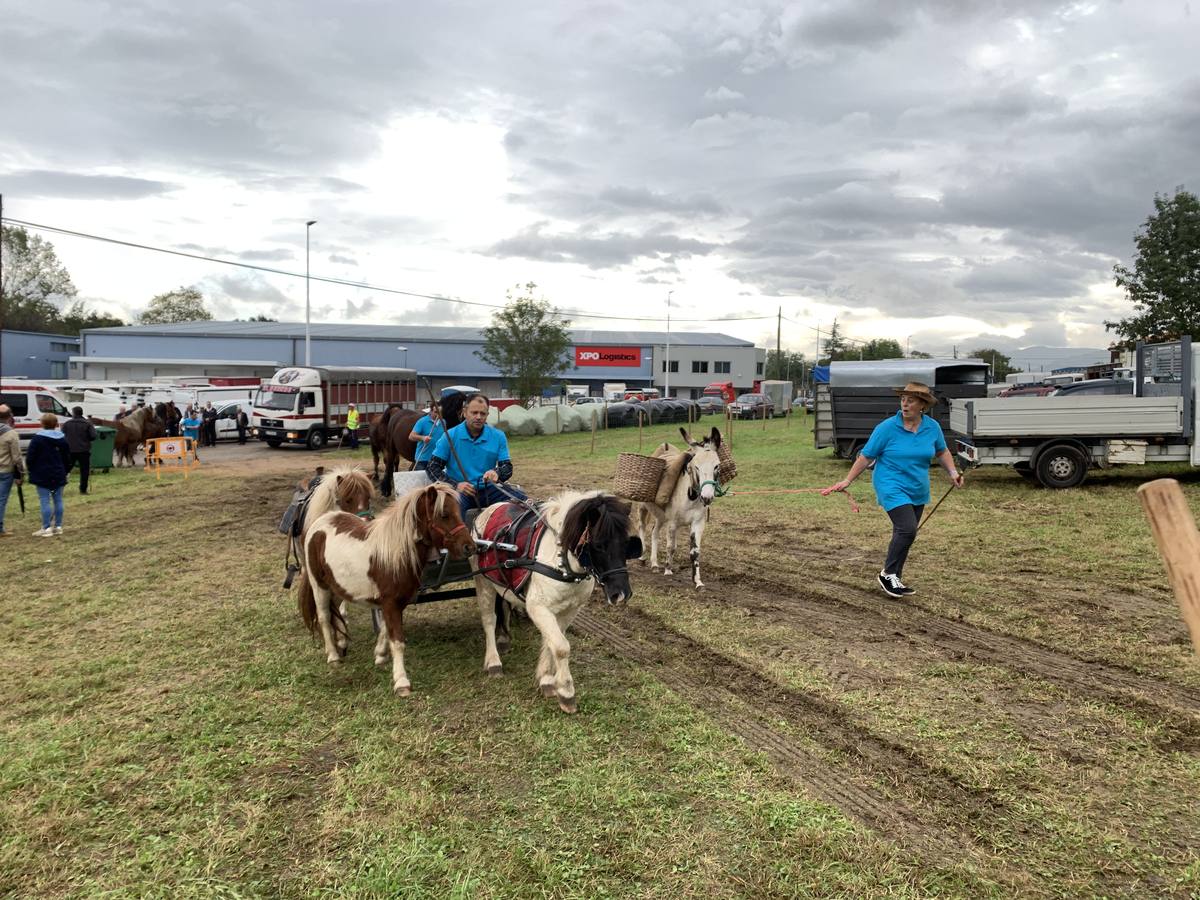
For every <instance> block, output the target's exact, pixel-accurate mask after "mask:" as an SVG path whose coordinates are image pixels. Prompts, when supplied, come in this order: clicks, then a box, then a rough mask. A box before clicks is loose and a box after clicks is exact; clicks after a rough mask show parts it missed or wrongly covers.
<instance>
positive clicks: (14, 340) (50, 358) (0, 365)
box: [0, 329, 80, 379]
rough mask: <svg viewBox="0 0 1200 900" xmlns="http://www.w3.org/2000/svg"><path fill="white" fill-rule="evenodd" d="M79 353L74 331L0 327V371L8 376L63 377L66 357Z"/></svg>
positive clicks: (31, 377) (65, 368)
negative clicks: (50, 331)
mask: <svg viewBox="0 0 1200 900" xmlns="http://www.w3.org/2000/svg"><path fill="white" fill-rule="evenodd" d="M79 353H80V349H79V338H78V337H76V336H75V335H73V334H45V333H43V332H40V331H13V330H12V329H4V330H0V375H6V376H8V377H9V378H30V379H39V378H66V377H68V376H67V372H68V363H69V361H70V360H71V358H72V357H75V356H78V355H79Z"/></svg>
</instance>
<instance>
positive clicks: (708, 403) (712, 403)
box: [696, 395, 725, 415]
mask: <svg viewBox="0 0 1200 900" xmlns="http://www.w3.org/2000/svg"><path fill="white" fill-rule="evenodd" d="M696 406H698V407H699V408H700V412H701V413H702V414H704V415H712V414H713V413H719V412H724V411H725V400H724V398H722V397H713V396H711V395H706V396H704V397H700V398H699V399H697V400H696Z"/></svg>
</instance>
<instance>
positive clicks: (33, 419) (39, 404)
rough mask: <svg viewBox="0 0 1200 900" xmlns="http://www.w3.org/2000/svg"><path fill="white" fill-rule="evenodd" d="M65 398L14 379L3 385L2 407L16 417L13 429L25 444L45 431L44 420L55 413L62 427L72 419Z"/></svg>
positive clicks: (38, 386) (0, 390) (32, 383)
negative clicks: (6, 408)
mask: <svg viewBox="0 0 1200 900" xmlns="http://www.w3.org/2000/svg"><path fill="white" fill-rule="evenodd" d="M63 399H64V398H63V397H62V396H61V395H60V394H58V393H57V392H56V391H52V390H51V389H50V388H48V387H46V386H44V385H41V384H37V383H35V382H31V381H22V380H19V379H16V378H14V379H12V380H10V381H6V382H4V383H2V384H0V403H4V404H7V405H8V408H9V409H11V410H12V414H13V428H15V429H16V431H17V437H19V438H20V439H21V444H22V449H24V444H25V443H26V442H27V441H28V440H29V439H30V438H32V437H33V436H34V435H35V434H37V433H38V430H39V429H40V428H41V427H42V422H41V419H42V416H43V415H45V414H46V413H54V414H55V415H56V416H58V421H59V424H60V425H61V424H62V423H63V422H64V421H66V420H67V419H69V418H70V417H71V413H70V412H68V411H67V407H66V404H65V403H63Z"/></svg>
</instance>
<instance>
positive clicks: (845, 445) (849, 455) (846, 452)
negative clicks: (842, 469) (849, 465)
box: [837, 439, 866, 462]
mask: <svg viewBox="0 0 1200 900" xmlns="http://www.w3.org/2000/svg"><path fill="white" fill-rule="evenodd" d="M865 446H866V444H865V442H863V441H859V440H853V439H851V440H845V441H838V443H837V455H838V456H840V457H841V458H842V459H848V460H850V462H854V460H856V459H857V458H858V453H859V451H860V450H862V448H863V447H865Z"/></svg>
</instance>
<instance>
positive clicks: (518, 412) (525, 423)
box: [499, 404, 542, 437]
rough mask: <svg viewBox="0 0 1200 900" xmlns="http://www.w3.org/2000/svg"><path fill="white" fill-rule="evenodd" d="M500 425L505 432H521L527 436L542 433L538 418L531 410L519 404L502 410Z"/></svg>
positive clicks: (520, 433)
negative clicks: (532, 414) (530, 412)
mask: <svg viewBox="0 0 1200 900" xmlns="http://www.w3.org/2000/svg"><path fill="white" fill-rule="evenodd" d="M499 427H500V429H501V430H502V431H503V432H504V433H505V434H519V435H522V436H525V437H530V436H532V435H535V434H541V433H542V432H541V429H540V428H539V427H538V423H537V420H536V419H534V418H533V416H531V415H530V414H529V410H527V409H525V407H523V406H520V405H519V404H518V405H513V406H507V407H505V408H504V409H503V410H501V412H500V426H499Z"/></svg>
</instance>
